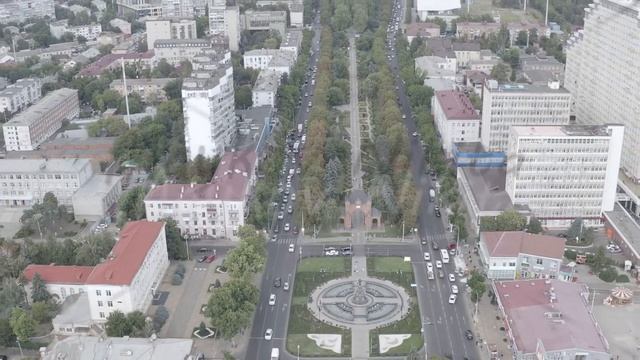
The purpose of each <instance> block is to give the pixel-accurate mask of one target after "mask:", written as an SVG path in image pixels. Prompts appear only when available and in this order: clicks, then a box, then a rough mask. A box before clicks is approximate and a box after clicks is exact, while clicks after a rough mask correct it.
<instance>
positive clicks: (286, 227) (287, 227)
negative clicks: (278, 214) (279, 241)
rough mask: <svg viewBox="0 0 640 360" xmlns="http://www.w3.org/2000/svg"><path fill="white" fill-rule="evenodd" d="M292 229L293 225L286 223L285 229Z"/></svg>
mask: <svg viewBox="0 0 640 360" xmlns="http://www.w3.org/2000/svg"><path fill="white" fill-rule="evenodd" d="M290 229H291V225H289V223H286V224H284V231H289V230H290Z"/></svg>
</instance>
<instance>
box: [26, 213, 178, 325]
mask: <svg viewBox="0 0 640 360" xmlns="http://www.w3.org/2000/svg"><path fill="white" fill-rule="evenodd" d="M168 267H169V257H168V255H167V242H166V236H165V230H164V223H163V222H151V221H146V220H140V221H133V222H129V223H127V224H126V225H125V226H124V227H123V228H122V231H120V234H119V238H118V241H117V242H116V245H115V246H114V247H113V249H112V250H111V253H110V254H109V257H108V258H107V259H105V260H104V261H103V262H101V263H100V264H98V265H96V266H95V267H77V266H58V265H45V266H39V265H29V266H28V267H27V268H26V269H25V270H24V272H23V275H24V276H25V278H26V280H27V281H28V282H30V281H31V280H32V279H33V276H34V275H35V274H36V273H38V274H40V276H41V277H42V278H43V279H44V280H45V282H46V283H47V288H49V289H54V290H55V289H58V292H57V293H56V294H58V293H59V294H62V292H63V291H64V292H67V290H68V294H69V295H71V292H72V291H77V292H78V293H82V294H86V296H87V298H88V304H89V308H88V309H86V308H83V309H78V308H76V309H69V311H74V312H86V311H88V312H89V314H90V319H91V321H92V323H93V324H97V325H101V324H103V323H104V322H105V321H106V320H107V318H108V317H109V315H110V314H111V313H112V312H114V311H121V312H123V313H125V314H127V313H130V312H132V311H136V310H138V311H142V312H143V313H144V312H146V310H147V308H148V307H149V305H150V304H151V299H152V297H153V294H154V292H155V291H156V290H157V288H158V287H159V285H160V282H161V281H162V277H163V276H164V273H165V272H166V270H167V268H168ZM29 287H30V286H29V285H27V291H29ZM63 289H65V290H63ZM71 289H74V290H71ZM62 299H63V298H62V297H61V298H60V300H62ZM78 304H84V303H81V302H78ZM82 325H85V324H82ZM70 326H72V327H73V326H74V325H73V324H71V325H70ZM56 330H58V329H56ZM64 332H68V331H66V330H65V331H64ZM71 332H73V331H71Z"/></svg>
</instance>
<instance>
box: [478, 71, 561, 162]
mask: <svg viewBox="0 0 640 360" xmlns="http://www.w3.org/2000/svg"><path fill="white" fill-rule="evenodd" d="M570 108H571V94H570V93H569V92H568V91H567V90H566V89H564V88H560V87H559V84H558V83H553V84H549V86H535V85H526V84H500V85H498V83H497V82H496V81H495V80H489V81H487V82H486V83H485V85H484V89H483V99H482V129H481V131H480V134H481V137H482V145H483V146H484V148H485V149H486V150H487V151H507V144H508V141H509V128H510V127H511V126H513V125H522V126H525V125H526V126H537V125H566V124H569V116H570Z"/></svg>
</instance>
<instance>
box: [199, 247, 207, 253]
mask: <svg viewBox="0 0 640 360" xmlns="http://www.w3.org/2000/svg"><path fill="white" fill-rule="evenodd" d="M198 252H199V253H206V252H209V248H205V247H201V248H200V249H198Z"/></svg>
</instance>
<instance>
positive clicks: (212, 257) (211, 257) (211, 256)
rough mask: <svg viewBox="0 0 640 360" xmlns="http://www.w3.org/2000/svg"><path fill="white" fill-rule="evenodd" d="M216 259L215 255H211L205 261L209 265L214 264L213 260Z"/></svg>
mask: <svg viewBox="0 0 640 360" xmlns="http://www.w3.org/2000/svg"><path fill="white" fill-rule="evenodd" d="M215 259H216V256H215V255H209V256H207V259H206V260H205V261H206V262H208V263H209V264H211V263H212V262H213V260H215Z"/></svg>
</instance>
